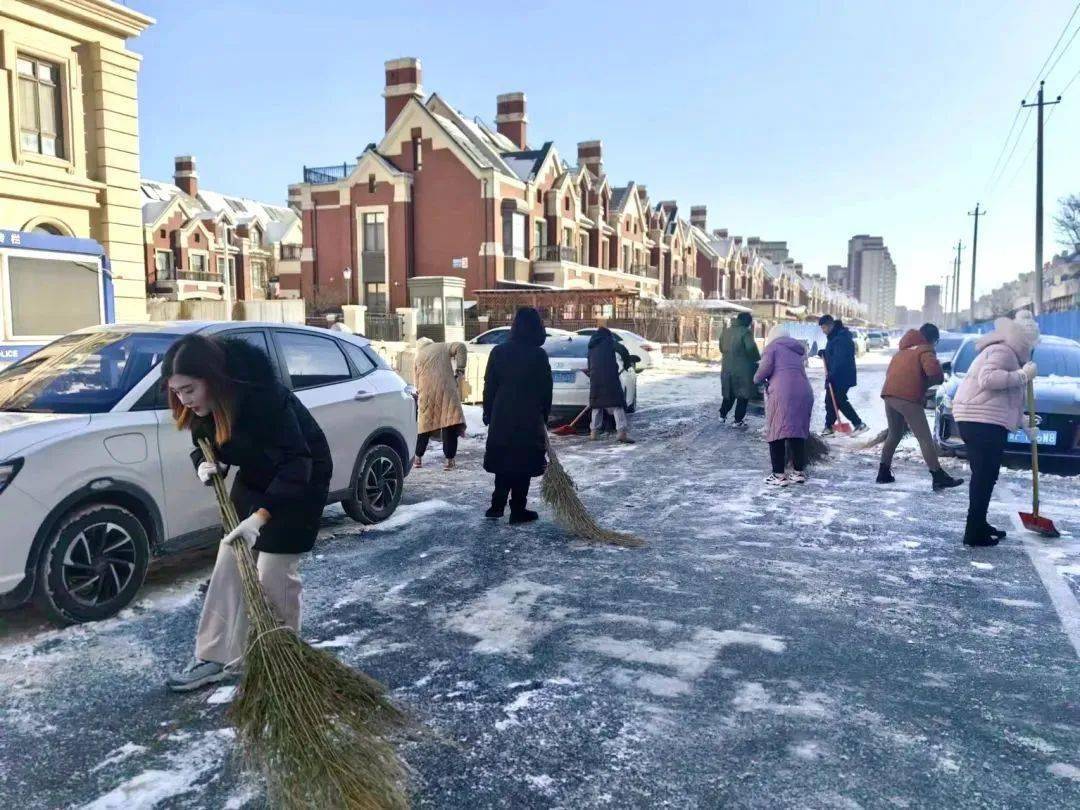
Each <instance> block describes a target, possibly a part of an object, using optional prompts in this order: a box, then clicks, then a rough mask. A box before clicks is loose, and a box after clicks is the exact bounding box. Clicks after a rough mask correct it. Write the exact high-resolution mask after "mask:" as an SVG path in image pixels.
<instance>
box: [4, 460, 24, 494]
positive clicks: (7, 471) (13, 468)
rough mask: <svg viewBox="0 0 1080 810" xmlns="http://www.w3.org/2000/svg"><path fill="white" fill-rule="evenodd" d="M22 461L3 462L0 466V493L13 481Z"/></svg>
mask: <svg viewBox="0 0 1080 810" xmlns="http://www.w3.org/2000/svg"><path fill="white" fill-rule="evenodd" d="M22 465H23V460H22V459H21V458H17V459H15V460H14V461H5V462H4V463H3V464H0V493H2V492H3V491H4V490H5V489H7V487H8V484H10V483H11V482H12V481H14V480H15V476H16V475H18V474H19V470H21V469H22Z"/></svg>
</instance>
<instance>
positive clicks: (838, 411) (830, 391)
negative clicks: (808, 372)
mask: <svg viewBox="0 0 1080 810" xmlns="http://www.w3.org/2000/svg"><path fill="white" fill-rule="evenodd" d="M821 364H822V365H823V366H825V387H826V388H828V389H829V396H830V397H832V408H833V410H834V411H836V418H837V419H839V420H840V421H841V422H843V421H844V420H843V418H842V417H841V416H840V408H839V406H838V405H837V404H836V392H835V391H833V387H832V383H831V382H829V364H828V363H826V362H825V356H824V355H822V357H821ZM840 432H841V433H843V431H840Z"/></svg>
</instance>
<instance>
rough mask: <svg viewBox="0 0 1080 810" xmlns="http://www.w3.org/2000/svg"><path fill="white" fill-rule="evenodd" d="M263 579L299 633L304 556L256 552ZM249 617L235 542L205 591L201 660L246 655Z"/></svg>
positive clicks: (227, 660) (221, 555)
mask: <svg viewBox="0 0 1080 810" xmlns="http://www.w3.org/2000/svg"><path fill="white" fill-rule="evenodd" d="M254 553H255V557H256V565H257V567H258V569H259V583H260V584H261V585H262V588H263V591H264V592H265V593H266V598H267V599H269V600H270V604H271V605H273V607H274V611H275V612H276V613H277V616H278V618H279V619H281V620H282V621H283V622H285V624H287V625H288V626H289V627H291V628H292V629H293V630H295V631H296V632H297V633H299V632H300V611H301V607H302V604H303V599H302V587H301V584H300V571H299V567H300V555H299V554H270V553H268V552H265V551H264V552H261V553H260V552H254ZM247 635H248V617H247V609H246V608H245V606H244V586H243V582H242V581H241V580H240V568H239V565H238V563H237V559H236V552H234V551H233V549H232V546H226V545H222V546H221V548H220V549H219V550H218V556H217V562H215V563H214V573H213V574H211V575H210V587H209V588H207V590H206V601H205V602H203V609H202V615H201V616H200V617H199V631H198V633H197V634H196V636H195V657H196V658H198V659H199V660H200V661H215V662H217V663H219V664H232V663H234V662H235V661H238V660H239V659H241V658H243V656H244V650H245V648H246V647H247Z"/></svg>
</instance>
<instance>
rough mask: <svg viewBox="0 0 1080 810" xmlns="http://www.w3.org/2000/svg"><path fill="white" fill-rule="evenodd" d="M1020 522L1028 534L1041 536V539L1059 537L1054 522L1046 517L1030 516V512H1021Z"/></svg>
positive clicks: (1059, 534)
mask: <svg viewBox="0 0 1080 810" xmlns="http://www.w3.org/2000/svg"><path fill="white" fill-rule="evenodd" d="M1020 522H1021V523H1023V524H1024V528H1025V529H1027V530H1028V531H1029V532H1035V534H1041V535H1042V536H1043V537H1061V532H1059V531H1058V530H1057V527H1056V526H1054V521H1052V520H1051V519H1050V518H1048V517H1043V516H1042V515H1036V514H1032V513H1031V512H1021V513H1020Z"/></svg>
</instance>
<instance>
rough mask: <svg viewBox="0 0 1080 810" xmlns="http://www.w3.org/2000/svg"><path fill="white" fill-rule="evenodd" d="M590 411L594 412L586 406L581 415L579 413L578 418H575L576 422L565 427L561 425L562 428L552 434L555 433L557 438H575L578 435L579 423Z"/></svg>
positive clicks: (556, 429)
mask: <svg viewBox="0 0 1080 810" xmlns="http://www.w3.org/2000/svg"><path fill="white" fill-rule="evenodd" d="M590 410H592V409H591V408H590V407H589V406H588V405H586V406H585V407H584V408H582V409H581V413H579V414H578V415H577V416H575V417H574V420H573V421H572V422H570V423H568V424H565V425H561V426H559V427H557V428H555V429H554V430H553V431H551V432H552V433H554V434H555V435H556V436H573V435H575V434H576V433H577V427H576V426H577V423H578V422H579V421H581V417H583V416H584V415H585V414H587V413H588V412H589V411H590Z"/></svg>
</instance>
